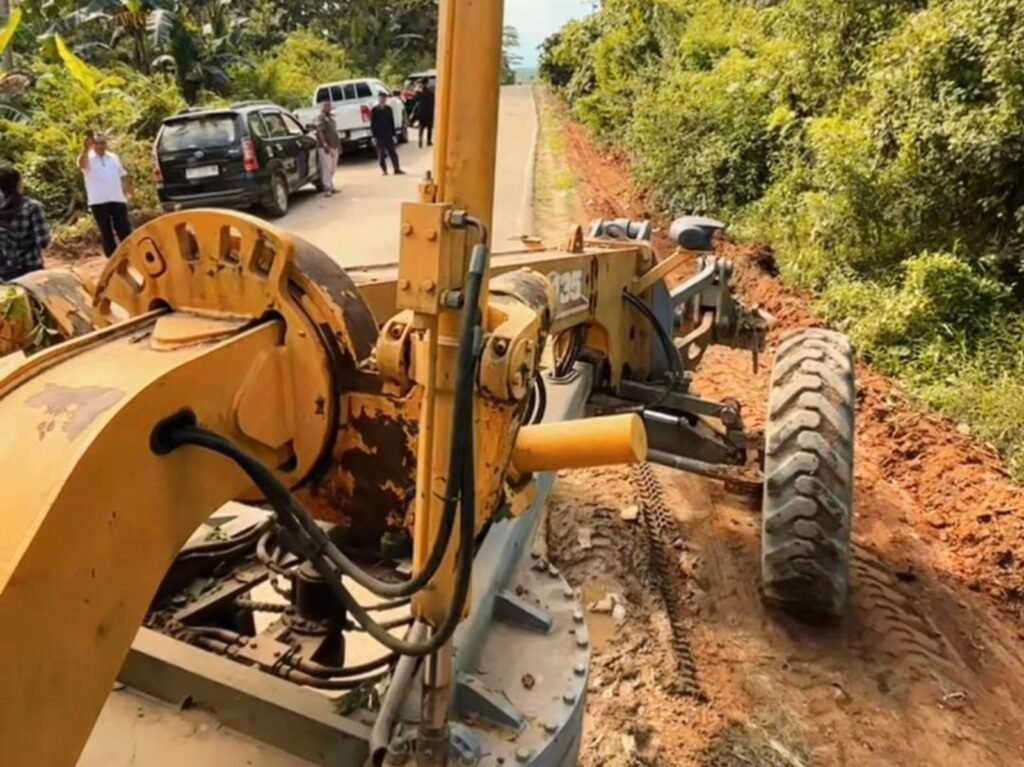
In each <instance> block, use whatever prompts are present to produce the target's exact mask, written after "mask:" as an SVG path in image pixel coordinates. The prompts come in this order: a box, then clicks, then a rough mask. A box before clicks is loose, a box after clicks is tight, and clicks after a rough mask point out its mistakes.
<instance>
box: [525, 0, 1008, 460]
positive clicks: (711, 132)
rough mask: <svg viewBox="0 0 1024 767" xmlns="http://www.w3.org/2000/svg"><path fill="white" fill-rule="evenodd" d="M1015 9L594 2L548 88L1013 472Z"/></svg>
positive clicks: (733, 0)
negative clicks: (766, 258) (772, 256)
mask: <svg viewBox="0 0 1024 767" xmlns="http://www.w3.org/2000/svg"><path fill="white" fill-rule="evenodd" d="M1020 8H1021V6H1020V3H1019V1H1018V0H776V1H775V2H770V3H769V2H759V3H752V2H749V0H605V1H604V2H603V3H602V4H601V8H600V10H599V11H598V12H597V13H595V14H594V15H593V16H591V17H590V18H587V19H584V20H582V21H576V22H572V23H570V24H569V25H568V26H567V27H565V28H564V29H563V30H562V31H561V32H560V33H559V34H558V35H556V36H554V37H553V38H551V39H550V40H549V41H548V42H547V43H546V44H545V48H544V55H543V59H542V65H541V73H542V76H544V77H545V78H546V79H547V80H548V81H549V82H551V83H552V84H553V85H554V86H555V87H556V88H558V89H559V91H560V92H561V93H562V94H563V95H564V96H565V98H566V99H567V100H568V101H569V103H570V104H571V106H572V109H573V113H574V114H575V116H576V117H577V118H578V119H580V120H582V121H583V122H585V123H587V124H588V125H589V126H590V127H591V128H592V129H593V130H594V132H595V134H596V135H597V136H598V137H599V138H600V139H602V140H604V141H607V142H610V143H612V144H615V145H618V146H619V147H620V148H622V149H625V150H627V151H629V152H630V153H631V155H632V157H633V159H634V161H635V168H636V172H637V174H638V176H639V178H640V180H641V181H642V182H644V183H645V184H646V185H648V186H649V187H650V188H651V189H652V190H653V191H654V192H655V193H656V195H657V197H658V199H659V201H660V203H661V205H662V206H663V207H664V208H665V209H666V210H667V211H671V212H673V213H679V212H684V211H686V212H706V213H709V214H713V215H717V216H719V217H726V218H728V219H730V220H732V221H733V222H734V224H735V228H736V229H737V231H738V232H739V233H740V234H742V235H745V236H748V237H752V238H757V239H761V240H765V241H768V242H770V243H772V245H773V246H774V248H775V251H776V255H777V258H778V262H779V264H780V266H781V269H782V273H783V275H784V277H785V278H786V279H788V280H789V281H791V282H793V283H795V284H797V285H799V286H801V287H803V288H808V289H812V290H814V291H816V292H817V294H818V295H819V297H820V300H819V308H820V310H821V311H822V312H823V314H824V315H825V316H826V317H827V318H828V319H829V320H830V321H832V322H833V323H834V324H836V325H837V326H839V327H842V328H845V329H847V330H848V331H849V332H850V334H851V336H852V337H853V338H854V339H855V341H856V342H857V344H858V346H859V348H860V351H861V352H862V354H863V355H864V356H865V357H866V358H868V359H869V360H870V361H872V362H873V363H874V364H875V365H876V366H877V367H878V368H880V369H881V370H883V371H885V372H889V373H892V374H897V375H899V376H901V377H902V378H903V379H904V380H905V381H907V382H908V383H909V384H910V386H911V388H912V389H913V390H914V391H916V392H918V393H919V394H921V395H922V396H923V397H925V398H926V399H927V400H928V401H929V402H931V403H933V404H935V405H937V406H939V407H940V408H943V409H945V410H946V411H947V412H949V413H950V414H952V415H953V416H954V417H957V418H961V419H965V420H966V421H968V422H969V423H972V424H973V425H974V427H975V428H976V430H977V431H978V432H979V433H980V434H981V436H983V437H984V438H988V439H992V440H993V441H995V442H996V443H997V444H999V445H1000V446H1001V447H1003V448H1005V449H1007V450H1009V451H1011V452H1012V453H1013V457H1014V458H1015V460H1016V461H1017V466H1018V468H1024V376H1022V373H1024V341H1022V337H1024V336H1022V330H1024V281H1022V279H1021V277H1022V273H1024V260H1022V256H1024V45H1022V43H1024V14H1022V13H1021V12H1020Z"/></svg>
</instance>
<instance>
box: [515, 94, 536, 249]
mask: <svg viewBox="0 0 1024 767" xmlns="http://www.w3.org/2000/svg"><path fill="white" fill-rule="evenodd" d="M536 88H537V86H536V85H530V86H529V91H530V102H531V104H532V105H533V136H532V138H531V139H530V151H529V154H528V155H527V160H526V189H525V191H524V192H523V204H522V211H521V213H520V214H519V229H520V233H521V234H523V235H533V234H535V232H534V228H535V225H536V221H535V220H534V197H535V196H536V193H537V152H538V148H539V146H540V102H539V101H538V100H537V92H536Z"/></svg>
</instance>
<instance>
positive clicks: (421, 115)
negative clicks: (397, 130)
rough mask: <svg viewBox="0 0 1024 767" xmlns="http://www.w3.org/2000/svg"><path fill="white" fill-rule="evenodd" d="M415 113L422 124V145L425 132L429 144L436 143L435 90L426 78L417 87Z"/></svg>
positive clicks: (420, 124)
mask: <svg viewBox="0 0 1024 767" xmlns="http://www.w3.org/2000/svg"><path fill="white" fill-rule="evenodd" d="M413 114H414V115H415V116H416V120H417V122H419V126H420V147H421V148H422V147H423V134H424V133H425V134H426V135H427V146H433V145H434V90H433V88H431V87H430V83H428V82H427V81H426V80H424V81H423V82H421V83H420V84H419V85H418V86H417V87H416V106H415V108H414V112H413Z"/></svg>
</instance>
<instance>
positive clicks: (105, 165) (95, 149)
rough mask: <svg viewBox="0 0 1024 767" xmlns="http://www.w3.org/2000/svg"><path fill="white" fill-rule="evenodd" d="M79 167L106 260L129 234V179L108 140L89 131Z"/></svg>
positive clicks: (130, 189) (130, 188)
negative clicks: (110, 149)
mask: <svg viewBox="0 0 1024 767" xmlns="http://www.w3.org/2000/svg"><path fill="white" fill-rule="evenodd" d="M78 167H79V168H81V170H82V176H84V178H85V194H86V197H87V198H88V200H89V208H90V209H92V215H93V218H95V219H96V226H98V227H99V230H100V237H101V239H102V240H103V252H104V253H106V254H107V258H109V257H110V256H111V255H113V253H114V251H115V250H117V245H118V243H119V242H124V241H125V240H126V239H127V238H128V235H130V234H131V232H132V222H131V218H130V217H129V216H128V197H130V196H131V193H132V182H131V179H129V178H128V171H126V170H125V169H124V165H122V164H121V158H119V157H118V156H117V155H116V154H114V153H113V152H108V151H107V137H106V136H103V135H96V136H94V135H93V134H92V132H91V131H90V132H89V133H88V135H86V137H85V146H84V147H83V148H82V152H81V153H80V154H79V155H78Z"/></svg>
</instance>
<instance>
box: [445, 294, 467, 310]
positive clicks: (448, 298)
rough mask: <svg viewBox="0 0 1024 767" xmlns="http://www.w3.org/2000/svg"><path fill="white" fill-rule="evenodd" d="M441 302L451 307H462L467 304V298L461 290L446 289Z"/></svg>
mask: <svg viewBox="0 0 1024 767" xmlns="http://www.w3.org/2000/svg"><path fill="white" fill-rule="evenodd" d="M441 302H442V303H443V304H444V305H445V306H446V307H448V308H449V309H461V308H462V307H463V306H464V305H465V303H466V299H465V297H464V296H463V295H462V291H461V290H446V291H445V292H444V296H443V297H442V299H441Z"/></svg>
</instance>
